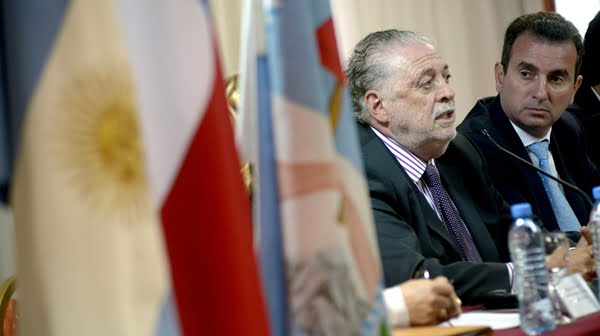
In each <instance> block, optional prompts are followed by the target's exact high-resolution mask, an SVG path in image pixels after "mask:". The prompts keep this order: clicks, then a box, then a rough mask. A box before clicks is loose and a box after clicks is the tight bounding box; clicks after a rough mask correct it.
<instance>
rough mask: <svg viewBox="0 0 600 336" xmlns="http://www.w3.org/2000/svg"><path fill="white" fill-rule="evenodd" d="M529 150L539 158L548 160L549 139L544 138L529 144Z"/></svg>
mask: <svg viewBox="0 0 600 336" xmlns="http://www.w3.org/2000/svg"><path fill="white" fill-rule="evenodd" d="M527 148H529V151H530V152H531V153H533V155H535V156H536V157H537V158H538V160H548V140H542V141H540V142H536V143H534V144H531V145H529V146H528V147H527Z"/></svg>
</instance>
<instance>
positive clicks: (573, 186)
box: [479, 128, 594, 208]
mask: <svg viewBox="0 0 600 336" xmlns="http://www.w3.org/2000/svg"><path fill="white" fill-rule="evenodd" d="M479 131H480V132H481V134H483V135H485V136H486V137H487V138H488V139H490V141H491V142H492V143H493V144H494V145H495V146H496V147H498V149H500V150H501V151H503V152H504V153H506V154H508V155H510V156H512V157H513V158H515V159H517V160H519V161H520V162H521V163H523V164H525V165H527V166H529V167H531V168H533V169H535V170H536V171H537V172H538V173H540V174H543V175H544V176H548V177H549V178H551V179H553V180H554V181H556V182H558V183H560V184H562V185H563V186H567V187H569V188H571V190H575V191H576V192H577V193H579V194H580V195H581V196H583V199H585V200H586V201H587V202H588V203H589V205H590V206H591V207H592V208H593V207H594V202H592V199H591V198H590V196H588V194H586V193H585V192H584V191H583V190H581V189H580V188H579V187H577V186H576V185H574V184H571V183H569V182H567V181H565V180H563V179H561V178H558V177H556V176H552V175H551V174H548V173H547V172H545V171H544V170H543V169H541V168H539V167H537V166H536V165H534V164H532V163H531V162H529V161H527V160H525V159H523V158H522V157H520V156H518V155H516V154H514V153H513V152H511V151H509V150H508V149H506V148H504V147H502V146H500V144H499V143H497V142H496V140H494V138H492V136H491V135H490V133H489V132H488V131H487V129H485V128H482V129H481V130H479Z"/></svg>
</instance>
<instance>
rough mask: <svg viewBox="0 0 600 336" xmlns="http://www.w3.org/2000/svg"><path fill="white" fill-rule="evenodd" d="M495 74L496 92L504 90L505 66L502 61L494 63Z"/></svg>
mask: <svg viewBox="0 0 600 336" xmlns="http://www.w3.org/2000/svg"><path fill="white" fill-rule="evenodd" d="M494 75H495V77H496V92H498V93H500V91H502V83H503V82H504V66H502V63H500V62H496V65H494Z"/></svg>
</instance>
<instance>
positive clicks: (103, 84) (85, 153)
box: [56, 67, 148, 219]
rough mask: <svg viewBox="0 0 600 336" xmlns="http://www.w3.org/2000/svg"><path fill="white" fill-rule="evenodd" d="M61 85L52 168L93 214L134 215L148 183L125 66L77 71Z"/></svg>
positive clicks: (139, 210) (144, 198)
mask: <svg viewBox="0 0 600 336" xmlns="http://www.w3.org/2000/svg"><path fill="white" fill-rule="evenodd" d="M67 87H68V88H66V89H65V90H63V92H64V96H63V97H61V99H59V103H58V105H59V106H58V109H59V110H60V111H58V112H57V115H58V118H57V119H58V120H57V123H58V125H59V127H57V128H56V130H57V132H58V134H56V139H60V140H59V141H58V142H57V146H56V155H57V160H58V164H60V165H61V168H59V170H58V171H59V172H61V171H62V172H66V173H67V176H66V177H67V185H68V187H73V188H74V189H75V190H76V192H77V193H79V194H80V195H81V198H82V199H84V200H87V201H88V202H87V203H88V205H89V206H90V207H92V208H93V209H95V210H97V212H98V213H99V214H110V213H113V214H121V215H126V216H128V217H130V216H136V218H137V216H139V215H141V213H142V212H146V211H145V209H144V207H145V205H147V204H148V202H147V201H148V188H147V184H146V175H145V173H144V167H143V153H142V145H141V139H140V132H139V128H138V120H137V114H136V104H135V96H134V90H133V85H132V82H131V78H130V75H129V71H128V69H118V67H117V68H113V69H103V70H102V71H100V70H99V69H94V70H92V71H88V72H82V73H80V76H79V77H77V78H75V79H74V80H72V81H71V82H70V83H69V84H68V85H67ZM130 219H134V218H130Z"/></svg>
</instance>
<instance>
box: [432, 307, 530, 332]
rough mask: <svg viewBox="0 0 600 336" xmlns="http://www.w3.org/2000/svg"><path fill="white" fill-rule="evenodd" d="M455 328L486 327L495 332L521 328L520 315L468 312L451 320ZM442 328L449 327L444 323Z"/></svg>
mask: <svg viewBox="0 0 600 336" xmlns="http://www.w3.org/2000/svg"><path fill="white" fill-rule="evenodd" d="M450 323H452V325H453V326H455V327H458V326H469V325H486V326H489V327H490V328H492V329H494V330H499V329H509V328H514V327H518V326H519V313H491V312H480V311H474V312H468V313H462V314H460V316H458V317H456V318H453V319H451V320H450ZM440 326H448V323H442V324H440Z"/></svg>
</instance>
